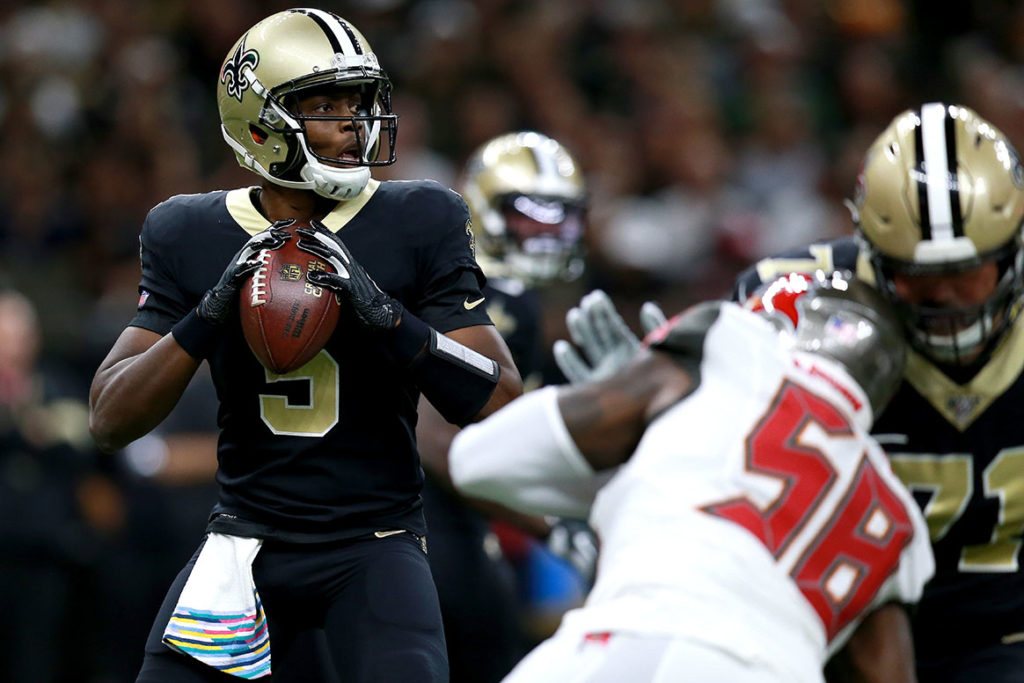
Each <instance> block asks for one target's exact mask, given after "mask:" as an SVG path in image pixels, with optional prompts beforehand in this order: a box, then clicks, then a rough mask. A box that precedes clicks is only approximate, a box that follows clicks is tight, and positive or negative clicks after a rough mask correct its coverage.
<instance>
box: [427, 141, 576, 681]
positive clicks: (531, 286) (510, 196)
mask: <svg viewBox="0 0 1024 683" xmlns="http://www.w3.org/2000/svg"><path fill="white" fill-rule="evenodd" d="M460 190H461V192H462V194H463V196H464V197H465V199H466V203H467V204H468V206H469V210H470V215H471V216H472V224H473V232H474V236H475V244H476V252H477V258H478V261H479V263H480V265H481V267H482V268H483V269H484V272H485V273H486V274H487V285H486V286H485V287H484V289H483V297H484V298H483V299H482V300H480V301H479V303H478V304H477V305H478V306H479V307H480V308H486V310H487V314H488V315H489V316H490V318H491V320H492V321H493V322H494V325H495V328H496V329H497V330H498V332H499V333H500V334H501V336H502V337H503V338H504V339H505V341H506V343H507V344H508V346H509V349H510V350H511V352H512V357H513V358H514V359H515V363H516V367H517V368H518V369H519V372H520V374H521V375H522V376H523V378H524V384H525V385H526V386H527V387H531V388H533V387H536V386H539V384H540V383H541V379H540V375H541V366H542V362H543V354H544V352H545V349H544V341H543V336H542V332H543V330H542V329H541V310H540V297H539V292H538V290H539V289H540V288H542V287H545V286H548V285H550V284H551V283H553V282H557V281H559V280H570V279H573V278H575V277H576V276H578V275H579V274H580V273H581V272H582V256H581V253H580V241H581V239H582V236H583V230H584V221H585V201H586V193H585V186H584V181H583V173H582V171H581V169H580V168H579V165H578V164H577V163H576V161H575V159H573V157H572V155H571V154H570V153H569V151H568V150H567V149H566V148H565V147H564V146H563V145H561V144H560V143H559V142H557V141H556V140H553V139H551V138H550V137H548V136H546V135H543V134H541V133H537V132H534V131H520V132H513V133H507V134H504V135H500V136H498V137H496V138H494V139H492V140H489V141H487V142H485V143H484V144H482V145H481V146H480V147H479V148H478V149H477V150H475V151H474V153H473V154H472V155H470V159H469V161H468V162H467V164H466V168H465V171H464V173H463V179H462V182H461V184H460ZM472 304H473V302H470V305H472ZM420 416H421V419H420V423H419V425H418V426H417V436H418V438H419V443H420V453H421V456H422V458H423V462H424V468H425V469H426V472H427V478H426V481H425V483H424V487H423V499H424V510H425V512H426V516H427V525H428V527H429V529H430V539H431V546H430V549H431V552H430V565H431V568H432V570H433V574H434V581H435V583H436V584H437V588H438V594H439V596H440V599H441V612H442V616H443V618H444V625H445V638H446V641H447V643H448V657H449V661H450V664H451V680H452V683H488V682H491V681H493V682H497V681H499V680H501V679H502V678H503V677H504V676H505V675H506V674H507V673H508V672H509V671H510V670H511V669H512V667H513V666H514V665H515V663H516V662H517V661H518V660H519V659H520V658H521V657H522V656H523V655H524V654H525V652H526V649H527V646H528V644H529V643H528V642H527V641H528V636H527V635H526V634H525V633H524V632H523V629H522V627H521V625H520V619H521V614H520V612H521V609H520V605H519V600H518V598H517V596H516V595H515V593H514V588H515V586H514V585H513V582H512V581H511V580H510V579H511V576H510V573H511V569H512V568H511V567H510V566H508V564H507V563H506V562H504V561H503V558H501V557H498V558H497V559H496V556H497V554H498V553H497V548H496V546H497V543H496V542H495V540H496V539H495V536H494V534H491V533H490V529H491V524H490V523H491V519H493V518H496V519H499V520H501V521H503V522H505V523H507V524H508V525H509V526H511V527H512V528H513V529H514V530H516V531H521V532H523V533H525V534H527V535H528V536H531V537H536V538H540V539H543V538H546V537H548V536H549V535H550V533H551V530H552V527H551V524H550V523H549V522H548V521H546V520H545V519H544V518H542V517H539V516H529V515H523V514H520V513H514V512H513V511H511V510H507V509H501V508H499V507H498V506H496V505H495V504H493V503H489V502H484V501H472V502H468V501H467V499H466V498H464V497H463V496H461V495H458V494H456V493H455V492H454V490H453V488H452V485H451V481H450V478H449V474H448V465H447V454H448V448H449V445H450V443H451V440H452V438H453V437H454V435H455V433H456V431H457V429H456V428H455V427H453V426H451V425H449V424H447V423H446V422H445V421H444V420H443V419H442V418H441V416H440V415H439V414H438V413H437V411H436V410H434V409H433V407H431V406H430V405H429V404H421V409H420ZM488 546H489V547H490V551H488Z"/></svg>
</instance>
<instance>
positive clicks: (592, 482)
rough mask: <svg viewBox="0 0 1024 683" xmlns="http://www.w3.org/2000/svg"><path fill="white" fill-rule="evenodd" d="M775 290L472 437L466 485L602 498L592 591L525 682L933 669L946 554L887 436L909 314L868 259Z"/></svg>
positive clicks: (703, 315) (692, 315)
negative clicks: (941, 563)
mask: <svg viewBox="0 0 1024 683" xmlns="http://www.w3.org/2000/svg"><path fill="white" fill-rule="evenodd" d="M603 301H608V299H603ZM761 301H762V305H761V307H760V308H761V309H762V310H763V311H765V312H764V313H753V312H751V311H748V310H744V309H743V308H741V307H740V306H738V305H736V304H734V303H730V302H709V303H706V304H702V305H699V306H696V307H694V308H692V309H690V310H689V311H687V312H685V313H683V314H681V315H680V316H677V317H676V318H674V319H673V320H671V321H669V322H667V323H666V324H664V325H662V326H661V327H659V328H658V329H656V330H655V331H654V332H652V333H651V334H650V335H648V342H649V348H644V347H640V346H638V345H631V344H629V343H625V344H624V345H625V346H626V347H627V349H631V350H635V354H634V358H633V360H631V361H629V362H628V363H627V364H625V365H624V366H622V367H620V368H619V369H618V371H617V372H615V373H614V374H612V375H610V376H609V377H607V378H606V379H604V380H598V381H588V382H584V383H582V384H573V385H569V386H563V387H549V388H545V389H541V390H539V391H535V392H531V393H529V394H526V395H525V396H523V397H521V398H520V399H517V400H516V401H514V402H513V403H511V404H510V405H509V406H508V407H506V408H505V409H503V410H501V411H499V412H498V413H496V414H495V415H493V416H491V417H490V418H488V419H487V420H485V421H483V422H482V423H479V424H476V425H472V426H470V427H467V428H466V429H465V430H463V431H462V432H461V433H460V434H459V435H458V436H457V437H456V438H455V442H454V443H453V446H452V451H451V454H450V456H449V457H450V461H451V469H452V478H453V481H454V482H455V484H456V485H457V486H458V487H459V488H460V490H463V491H465V492H467V493H469V494H472V495H478V496H485V497H489V498H492V499H494V500H496V501H498V502H501V503H503V504H505V505H509V506H513V507H515V508H518V509H521V510H523V511H530V512H538V513H545V514H565V513H566V512H573V513H581V512H582V513H586V512H589V516H590V517H589V518H590V522H591V524H592V525H593V527H594V528H595V529H596V530H597V531H598V533H599V534H600V537H601V551H600V555H599V560H598V572H597V581H596V583H595V585H594V588H593V590H592V591H591V593H590V595H589V596H588V598H587V600H586V603H585V604H584V606H583V607H582V608H580V609H578V610H573V611H570V612H569V613H567V614H566V616H565V618H564V619H563V621H562V625H561V627H560V628H559V630H558V632H557V633H556V634H555V635H554V636H553V637H552V638H551V639H550V640H548V641H546V642H545V643H543V644H541V645H540V646H539V647H538V648H537V649H536V650H534V651H533V652H532V653H531V654H530V655H528V656H527V658H526V659H525V660H523V662H521V663H520V664H519V665H518V666H517V667H516V669H515V670H513V672H512V674H511V675H510V676H509V678H508V679H507V680H508V681H517V682H518V681H522V682H524V683H526V682H527V681H529V682H530V683H533V682H535V681H552V682H555V681H564V680H573V681H581V682H582V681H587V682H588V683H599V682H600V683H606V682H607V683H611V682H612V681H625V680H628V681H667V680H686V681H730V682H732V683H740V682H743V681H750V682H755V681H756V682H759V683H766V682H767V681H779V682H782V681H785V682H786V683H794V682H797V681H801V682H802V681H808V682H810V681H821V680H822V677H823V667H824V665H825V663H826V660H827V659H828V657H829V656H830V655H833V654H835V653H838V652H840V651H841V652H842V656H841V657H839V659H837V660H835V661H836V662H837V663H836V667H837V668H836V669H835V672H836V675H837V676H838V675H840V674H842V675H850V674H853V673H856V674H857V676H858V677H857V678H856V680H873V681H881V680H885V681H912V680H913V654H912V652H911V651H910V633H909V624H908V621H907V618H906V615H905V614H904V612H903V609H902V607H901V606H900V603H913V602H915V601H916V600H917V599H918V597H919V596H920V593H921V590H922V587H923V585H924V582H925V581H926V580H927V579H928V577H929V576H930V575H931V573H932V569H933V560H932V556H931V549H930V547H929V544H928V538H927V529H926V526H925V522H924V518H923V517H922V515H921V513H920V511H919V510H918V508H917V506H916V504H915V502H914V500H913V498H912V497H911V495H910V493H909V492H908V491H907V490H906V489H905V488H904V487H903V486H902V485H901V484H900V482H899V480H898V479H897V478H896V477H895V475H893V473H892V471H891V470H890V468H889V464H888V462H887V460H886V458H885V454H884V453H883V451H882V449H881V448H880V447H879V446H878V444H877V443H876V442H874V441H873V440H872V439H871V438H870V437H869V436H868V432H867V430H868V429H869V428H870V426H871V422H872V419H873V415H874V413H876V412H877V411H878V410H879V409H880V407H881V406H884V405H885V404H886V402H887V400H888V398H889V396H890V395H891V393H892V392H893V391H894V390H895V389H896V387H897V386H898V385H899V383H900V378H901V375H902V370H903V363H904V352H905V343H904V341H903V339H902V334H901V330H900V323H899V321H898V320H897V319H896V316H895V312H894V311H892V310H891V309H890V308H889V307H888V306H887V305H886V304H885V302H884V300H882V298H881V296H880V295H879V294H878V293H877V292H876V291H875V290H873V289H872V288H871V287H869V286H868V285H866V284H865V283H862V282H860V281H858V280H856V279H854V278H853V276H852V275H850V274H847V275H846V276H840V275H839V274H836V275H834V276H826V275H825V274H824V273H819V274H818V277H815V278H809V277H797V276H794V277H787V278H784V279H782V280H780V281H779V282H778V283H775V284H773V285H772V286H771V287H769V288H768V289H767V290H766V291H765V292H764V294H763V296H762V297H761ZM581 306H582V308H583V311H584V312H583V316H584V318H585V319H586V321H588V322H587V323H586V324H587V325H589V326H590V327H592V328H594V329H595V330H596V332H595V333H594V334H592V335H591V336H604V337H605V341H606V342H607V340H608V339H610V338H613V337H614V336H615V335H614V334H609V333H614V330H615V329H616V328H615V326H609V325H607V324H606V323H607V322H608V321H609V319H610V316H611V315H612V314H614V309H613V308H611V309H610V310H609V309H606V308H605V307H604V306H603V305H602V300H601V299H593V298H591V299H589V300H585V301H584V302H582V303H581ZM772 322H775V323H777V326H775V325H773V324H772ZM581 324H582V323H580V322H579V321H577V326H579V325H581ZM630 336H632V333H631V332H628V330H627V332H626V335H625V337H630ZM627 342H628V340H627ZM634 343H635V338H634ZM612 346H614V344H611V345H609V346H608V348H611V347H612ZM592 360H596V358H593V357H592ZM847 645H849V647H847ZM843 667H844V668H843ZM843 680H851V679H846V678H844V679H843Z"/></svg>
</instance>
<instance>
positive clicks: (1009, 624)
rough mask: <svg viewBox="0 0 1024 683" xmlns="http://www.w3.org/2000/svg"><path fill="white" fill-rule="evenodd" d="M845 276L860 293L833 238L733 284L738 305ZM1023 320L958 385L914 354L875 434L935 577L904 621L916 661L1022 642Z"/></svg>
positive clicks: (847, 253) (862, 264)
mask: <svg viewBox="0 0 1024 683" xmlns="http://www.w3.org/2000/svg"><path fill="white" fill-rule="evenodd" d="M814 268H824V269H845V270H854V271H855V272H857V273H858V275H860V276H861V277H863V278H865V279H867V280H869V281H871V280H873V277H872V275H871V269H870V266H869V264H868V262H867V260H866V258H865V257H864V256H863V255H862V254H860V253H858V250H857V245H856V242H855V241H854V240H853V239H852V238H844V239H841V240H836V241H833V242H829V243H823V244H815V245H812V246H811V247H809V248H808V249H805V250H802V251H798V252H792V253H789V254H785V255H782V256H780V257H778V258H775V259H764V260H763V261H761V262H759V263H758V264H756V265H755V266H754V267H752V268H750V269H748V270H747V271H746V272H745V273H743V274H742V275H741V276H740V279H739V280H738V281H737V287H736V290H735V292H734V294H735V296H736V297H737V298H744V297H745V296H746V295H748V294H749V293H751V292H752V291H753V290H754V289H755V288H756V287H757V285H758V284H759V282H761V281H763V280H768V279H770V278H773V277H775V276H776V275H779V274H781V273H784V272H789V271H791V270H803V271H805V272H808V271H810V270H813V269H814ZM1022 370H1024V317H1021V318H1018V319H1017V322H1016V323H1015V325H1014V328H1013V329H1012V330H1011V332H1010V334H1009V335H1008V336H1007V338H1006V339H1005V340H1004V341H1003V342H1002V344H1001V345H1000V346H999V348H998V349H997V350H996V351H995V353H994V354H993V355H992V357H991V358H990V359H989V361H988V362H987V363H986V365H985V366H984V367H983V368H982V369H981V370H980V371H979V372H978V373H977V374H976V375H975V376H974V377H973V378H972V379H970V380H969V381H967V382H966V383H964V384H959V383H957V382H955V381H953V380H952V379H950V378H949V377H948V376H947V375H946V374H944V373H943V372H942V371H941V370H940V369H939V368H938V367H936V366H935V365H933V364H932V363H930V362H929V361H928V360H927V359H926V358H924V357H923V356H921V355H920V354H918V353H916V352H913V351H911V352H910V353H909V356H908V363H907V370H906V373H905V377H906V380H905V381H904V382H903V384H902V386H901V387H900V389H899V391H898V392H897V394H896V396H895V397H894V398H893V399H892V401H891V402H890V403H889V405H888V406H887V407H886V409H885V411H884V412H883V414H882V415H881V416H880V417H879V419H878V420H877V421H876V422H875V425H874V429H873V432H874V435H875V437H876V438H877V439H878V441H879V442H880V443H881V444H882V446H883V447H884V448H885V450H886V452H887V453H888V454H889V458H890V461H891V463H892V467H893V471H894V472H895V473H896V474H897V475H898V476H899V477H900V479H902V480H903V482H904V484H906V486H907V487H908V488H909V489H910V491H911V493H913V494H914V496H915V498H916V499H917V500H918V502H919V503H920V504H921V506H922V508H923V510H924V513H925V517H926V519H927V521H928V527H929V532H930V534H931V541H932V548H933V551H934V553H935V563H936V573H935V576H934V578H933V579H932V580H931V581H930V582H929V583H928V585H927V586H926V587H925V592H924V597H923V598H922V600H921V603H920V605H919V606H918V609H917V612H916V615H915V618H914V633H915V647H916V650H917V656H918V658H919V660H921V661H924V660H930V659H932V658H938V657H941V656H947V655H952V654H955V653H956V651H957V649H958V648H971V647H973V646H974V645H975V644H981V643H988V642H998V641H999V639H1000V638H1001V637H1004V636H1008V635H1012V634H1018V633H1022V632H1024V572H1022V568H1021V559H1022V558H1021V545H1022V541H1024V538H1022V532H1024V419H1022V415H1024V377H1022V374H1021V373H1022Z"/></svg>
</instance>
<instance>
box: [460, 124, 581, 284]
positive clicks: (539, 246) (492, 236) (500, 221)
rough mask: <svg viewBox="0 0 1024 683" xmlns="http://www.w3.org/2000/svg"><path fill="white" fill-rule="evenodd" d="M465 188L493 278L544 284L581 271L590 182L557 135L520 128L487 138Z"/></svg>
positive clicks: (481, 252) (473, 161)
mask: <svg viewBox="0 0 1024 683" xmlns="http://www.w3.org/2000/svg"><path fill="white" fill-rule="evenodd" d="M461 193H462V195H463V197H464V198H465V200H466V204H467V205H468V206H469V212H470V217H471V219H472V221H473V231H474V237H475V239H476V244H477V258H478V259H479V260H480V263H481V265H482V267H483V268H484V270H485V272H487V273H488V275H491V276H506V277H516V278H520V279H523V280H525V281H527V282H529V283H532V284H540V283H543V282H548V281H551V280H554V279H558V278H561V279H565V280H571V279H574V278H576V277H578V276H579V275H580V273H582V270H583V258H582V247H581V240H582V237H583V230H584V227H585V211H586V187H585V185H584V180H583V173H582V171H581V170H580V167H579V164H577V163H576V160H575V159H574V158H573V156H572V155H571V154H570V153H569V151H568V150H567V149H566V148H565V147H564V146H563V145H562V144H561V143H559V142H558V141H557V140H554V139H552V138H550V137H548V136H546V135H543V134H541V133H537V132H534V131H519V132H514V133H506V134H504V135H500V136H498V137H496V138H493V139H492V140H489V141H488V142H485V143H484V144H483V145H481V146H480V147H479V148H477V150H476V151H475V152H474V153H473V154H472V155H471V157H470V159H469V161H468V162H467V164H466V170H465V173H464V177H463V182H462V187H461Z"/></svg>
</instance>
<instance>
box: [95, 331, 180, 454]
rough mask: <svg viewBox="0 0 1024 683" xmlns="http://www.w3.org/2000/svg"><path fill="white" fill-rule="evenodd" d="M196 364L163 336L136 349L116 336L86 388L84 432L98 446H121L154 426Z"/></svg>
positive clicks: (103, 447)
mask: <svg viewBox="0 0 1024 683" xmlns="http://www.w3.org/2000/svg"><path fill="white" fill-rule="evenodd" d="M199 362H200V361H198V360H196V359H195V358H193V357H192V356H190V355H189V354H187V353H186V352H185V351H184V350H183V349H182V348H181V347H180V346H179V345H178V343H177V342H176V341H175V340H174V338H173V337H172V336H171V335H169V334H168V335H165V336H164V337H163V338H161V339H159V340H158V341H156V343H154V344H152V346H149V347H148V348H145V349H142V350H139V349H137V348H133V347H132V344H131V343H129V344H127V345H125V344H121V341H120V340H119V345H115V347H114V350H113V351H111V355H110V356H108V358H107V360H106V361H104V363H103V365H101V366H100V369H99V370H98V371H97V373H96V376H95V377H94V378H93V382H92V387H91V388H90V391H89V430H90V432H91V433H92V436H93V439H94V440H95V441H96V444H97V445H98V446H99V447H100V449H102V450H104V451H107V452H112V451H115V450H118V449H120V448H123V447H124V446H126V445H128V444H129V443H131V442H132V441H134V440H135V439H138V438H139V437H141V436H144V435H145V434H147V433H148V432H149V431H150V430H152V429H153V428H154V427H156V426H157V425H158V424H160V422H162V421H163V419H164V418H165V417H167V415H168V413H170V411H171V409H172V408H174V406H175V404H176V403H177V402H178V399H179V398H181V394H182V392H183V391H184V390H185V387H186V386H188V383H189V381H190V380H191V379H192V376H193V375H194V374H195V371H196V369H197V368H198V367H199Z"/></svg>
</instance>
